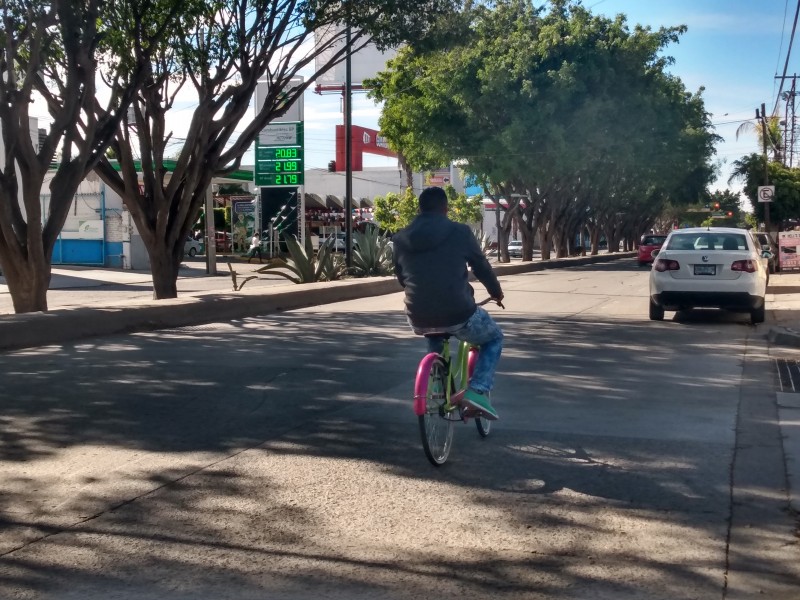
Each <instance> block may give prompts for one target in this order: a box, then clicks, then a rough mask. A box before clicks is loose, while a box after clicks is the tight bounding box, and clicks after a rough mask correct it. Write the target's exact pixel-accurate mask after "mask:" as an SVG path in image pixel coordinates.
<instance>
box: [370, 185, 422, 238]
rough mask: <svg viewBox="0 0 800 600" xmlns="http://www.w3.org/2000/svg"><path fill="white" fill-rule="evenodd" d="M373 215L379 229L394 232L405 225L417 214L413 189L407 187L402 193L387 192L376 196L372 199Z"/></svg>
mask: <svg viewBox="0 0 800 600" xmlns="http://www.w3.org/2000/svg"><path fill="white" fill-rule="evenodd" d="M373 204H374V210H373V217H374V218H375V221H376V222H377V223H378V225H379V226H380V228H381V229H385V230H386V231H390V232H392V233H395V232H397V231H399V230H400V229H402V228H403V227H407V226H408V225H409V223H411V221H412V220H413V219H414V217H415V216H416V214H417V208H418V204H417V197H416V195H415V194H414V190H413V189H411V188H410V187H407V188H406V189H405V191H403V193H402V194H396V193H394V192H389V193H388V194H386V195H385V196H377V197H376V198H375V201H374V203H373Z"/></svg>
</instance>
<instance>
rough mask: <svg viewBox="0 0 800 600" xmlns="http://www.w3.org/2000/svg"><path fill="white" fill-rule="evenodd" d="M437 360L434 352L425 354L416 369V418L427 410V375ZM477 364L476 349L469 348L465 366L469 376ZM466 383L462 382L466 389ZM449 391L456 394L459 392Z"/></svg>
mask: <svg viewBox="0 0 800 600" xmlns="http://www.w3.org/2000/svg"><path fill="white" fill-rule="evenodd" d="M437 358H440V356H439V355H438V354H436V353H435V352H431V353H429V354H426V355H425V357H424V358H423V359H422V360H421V361H420V363H419V366H418V367H417V377H416V379H415V381H414V414H415V415H417V416H418V417H419V416H421V415H424V414H425V410H426V409H427V406H426V399H427V397H428V373H430V371H431V366H432V365H433V362H434V361H435V360H436V359H437ZM477 362H478V350H477V348H470V349H469V353H468V355H467V365H466V367H467V373H468V374H469V375H472V373H473V371H475V363H477ZM467 383H468V381H464V382H463V385H464V387H466V385H467ZM450 391H451V392H457V391H459V390H450Z"/></svg>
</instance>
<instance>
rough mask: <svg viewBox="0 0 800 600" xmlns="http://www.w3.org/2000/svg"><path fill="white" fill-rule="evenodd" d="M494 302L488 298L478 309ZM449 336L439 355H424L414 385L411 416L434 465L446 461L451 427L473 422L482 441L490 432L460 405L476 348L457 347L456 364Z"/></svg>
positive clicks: (482, 420) (476, 414)
mask: <svg viewBox="0 0 800 600" xmlns="http://www.w3.org/2000/svg"><path fill="white" fill-rule="evenodd" d="M488 302H496V303H497V305H498V306H500V307H501V308H505V306H503V304H502V303H501V302H499V301H496V300H494V299H493V298H487V299H486V300H484V301H483V302H481V303H479V304H478V306H483V305H484V304H487V303H488ZM450 337H451V336H450V335H446V337H445V341H444V348H443V349H442V353H441V354H437V353H436V352H430V353H428V354H426V355H425V356H424V357H423V359H422V360H421V361H420V363H419V366H418V367H417V377H416V380H415V383H414V413H415V414H416V415H417V417H418V419H419V432H420V436H421V437H422V448H423V449H424V450H425V456H427V457H428V460H429V461H431V463H433V464H434V465H435V466H437V467H438V466H441V465H443V464H444V463H445V462H446V461H447V457H448V456H449V455H450V449H451V447H452V444H453V424H454V423H457V422H461V423H468V422H469V420H470V419H473V418H474V419H475V426H476V427H477V429H478V434H479V435H480V436H481V437H482V438H485V437H486V436H488V435H489V431H490V430H491V421H490V420H488V419H486V418H485V417H483V416H481V413H480V411H474V410H471V409H469V408H468V407H465V406H463V405H462V404H461V399H462V398H463V396H464V392H465V391H466V390H467V385H468V384H469V378H470V377H471V376H472V372H473V371H474V370H475V364H476V363H477V362H478V348H477V346H473V345H471V344H469V343H468V342H464V341H461V342H459V344H458V352H457V354H456V358H455V361H453V360H451V355H450Z"/></svg>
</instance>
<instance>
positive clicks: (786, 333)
mask: <svg viewBox="0 0 800 600" xmlns="http://www.w3.org/2000/svg"><path fill="white" fill-rule="evenodd" d="M767 340H769V342H770V343H772V344H776V345H779V346H790V347H793V348H800V331H798V330H797V329H792V328H791V327H785V326H783V325H773V326H772V327H771V328H770V330H769V333H767Z"/></svg>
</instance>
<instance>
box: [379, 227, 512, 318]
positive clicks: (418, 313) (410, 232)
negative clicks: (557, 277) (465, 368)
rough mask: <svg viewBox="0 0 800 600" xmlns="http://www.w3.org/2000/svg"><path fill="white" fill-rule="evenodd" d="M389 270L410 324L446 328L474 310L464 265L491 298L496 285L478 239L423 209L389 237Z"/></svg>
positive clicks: (497, 291) (497, 289) (497, 293)
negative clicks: (391, 263)
mask: <svg viewBox="0 0 800 600" xmlns="http://www.w3.org/2000/svg"><path fill="white" fill-rule="evenodd" d="M392 242H393V244H394V272H395V274H396V275H397V279H398V281H399V282H400V285H402V286H403V287H404V288H405V290H406V300H405V302H406V314H407V315H408V318H409V320H410V321H411V324H412V325H414V326H415V327H424V328H429V327H452V326H453V325H459V324H460V323H464V322H466V321H467V320H468V319H469V318H470V317H471V316H472V314H473V313H474V312H475V309H476V305H475V297H474V291H473V289H472V286H471V285H470V284H469V274H468V272H467V265H469V266H470V267H472V272H473V273H474V274H475V277H477V278H478V280H479V281H480V282H481V283H482V284H483V285H484V286H486V289H487V290H488V292H489V295H490V296H492V297H493V298H499V297H500V296H502V290H501V288H500V283H499V282H498V281H497V277H496V276H495V274H494V271H493V270H492V267H491V265H490V264H489V261H487V260H486V257H485V256H484V255H483V253H482V252H481V249H480V246H478V240H476V239H475V236H474V235H473V233H472V231H470V228H469V227H467V226H466V225H463V224H462V223H455V222H454V221H451V220H450V219H448V218H447V216H445V215H443V214H440V213H434V212H423V213H420V214H419V215H417V217H416V218H415V219H414V220H413V221H412V223H411V225H409V226H408V227H406V228H405V229H401V230H400V231H399V232H397V233H396V234H395V235H394V236H393V237H392Z"/></svg>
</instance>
